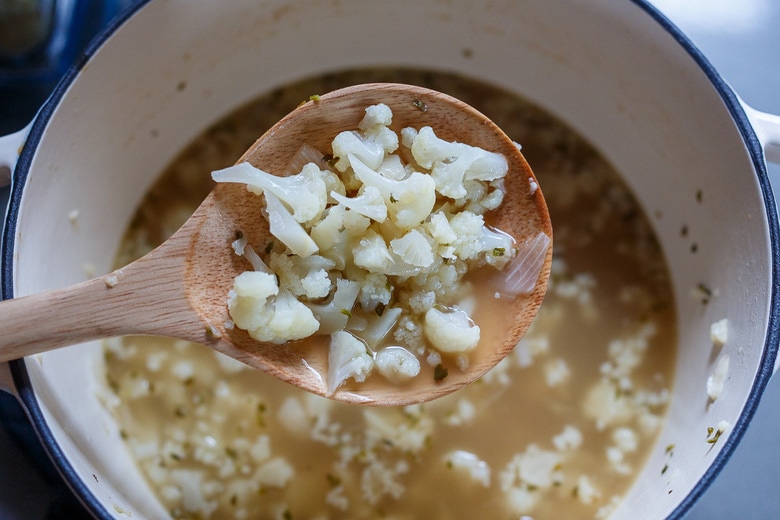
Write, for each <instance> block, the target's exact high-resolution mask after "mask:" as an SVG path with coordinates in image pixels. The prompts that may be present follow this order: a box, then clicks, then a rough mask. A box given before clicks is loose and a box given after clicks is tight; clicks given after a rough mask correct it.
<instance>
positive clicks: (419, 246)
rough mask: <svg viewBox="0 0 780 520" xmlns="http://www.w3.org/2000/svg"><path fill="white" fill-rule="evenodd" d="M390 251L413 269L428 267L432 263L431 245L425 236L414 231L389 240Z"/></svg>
mask: <svg viewBox="0 0 780 520" xmlns="http://www.w3.org/2000/svg"><path fill="white" fill-rule="evenodd" d="M390 250H391V251H392V252H393V253H394V254H395V255H397V256H398V257H399V258H400V259H401V260H402V261H403V262H404V263H406V264H409V265H413V266H415V267H429V266H430V265H431V264H433V261H434V256H433V249H432V248H431V244H430V243H429V242H428V240H427V239H426V238H425V235H423V234H422V233H420V232H419V231H418V230H416V229H412V230H411V231H409V232H408V233H406V234H405V235H404V236H402V237H400V238H394V239H393V240H391V241H390Z"/></svg>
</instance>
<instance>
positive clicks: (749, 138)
mask: <svg viewBox="0 0 780 520" xmlns="http://www.w3.org/2000/svg"><path fill="white" fill-rule="evenodd" d="M632 1H633V2H634V3H635V4H637V5H638V6H639V7H640V8H642V9H643V10H644V11H645V12H647V13H648V14H649V15H650V16H651V17H652V18H653V19H655V21H656V22H658V24H659V25H660V26H661V27H663V28H664V29H665V30H666V31H667V32H668V33H669V34H670V35H671V36H672V37H673V38H674V39H675V40H677V42H678V43H679V44H680V46H682V47H683V49H685V50H686V51H687V52H688V54H689V55H690V56H691V57H692V58H693V60H694V61H695V62H696V63H697V64H698V65H699V67H700V68H701V69H702V71H703V72H704V73H705V74H706V75H707V77H708V78H709V80H710V81H711V82H712V85H713V86H714V87H715V89H716V90H717V92H718V93H719V94H720V97H721V99H722V100H723V102H724V104H725V105H726V107H727V109H728V111H729V113H730V114H731V117H732V118H733V119H734V122H735V123H736V125H737V127H738V129H739V132H740V134H741V135H742V140H743V142H744V144H745V147H746V148H747V150H748V152H749V153H750V158H751V160H752V162H753V167H754V168H755V170H756V176H757V178H758V183H759V186H761V193H762V194H763V197H764V208H765V212H766V215H767V220H768V221H769V239H770V247H771V254H772V258H771V270H772V283H771V286H770V307H769V311H770V312H769V319H768V322H767V330H766V340H765V344H764V350H763V353H762V358H761V364H760V365H759V368H758V372H757V373H756V377H755V379H754V380H753V386H752V388H751V389H750V394H749V395H748V398H747V401H746V402H745V407H744V408H743V410H742V413H741V414H740V417H739V419H738V420H737V423H736V424H735V425H734V426H733V429H732V433H731V435H729V437H728V440H727V441H726V444H725V445H724V446H723V448H722V449H721V451H720V453H718V455H717V456H716V457H715V460H714V461H713V462H712V464H711V465H710V466H709V467H708V468H707V471H706V472H705V473H704V475H703V476H702V478H701V479H700V480H699V481H698V482H697V483H696V485H695V486H694V487H693V489H692V490H691V492H690V493H689V494H688V495H686V497H685V499H683V501H682V502H681V503H680V505H679V506H677V508H676V509H675V510H674V511H673V512H672V513H671V514H670V515H669V517H668V518H669V519H675V520H676V519H681V518H682V517H684V516H685V514H686V513H688V511H689V510H690V509H691V507H693V505H694V504H695V503H696V501H697V500H698V499H699V498H700V497H701V496H702V495H703V494H704V492H705V491H706V490H707V488H708V487H709V486H710V484H712V482H713V481H714V480H715V477H716V476H717V475H718V474H719V473H720V471H721V470H722V469H723V467H724V466H725V464H726V462H728V460H729V459H730V458H731V456H732V455H733V453H734V450H735V448H736V447H737V445H738V444H739V441H741V440H742V437H743V435H744V434H745V431H746V430H747V427H748V425H749V424H750V421H751V420H752V419H753V416H754V415H755V413H756V410H757V409H758V404H759V402H760V401H761V396H762V395H763V394H764V390H765V389H766V386H767V384H768V383H769V380H770V379H771V377H772V373H773V371H774V365H775V360H776V359H777V354H778V342H780V316H779V315H778V313H780V308H779V307H778V305H779V304H780V284H778V283H777V281H778V274H780V228H779V227H778V211H777V206H776V204H775V198H774V195H773V193H772V186H771V184H770V181H769V174H768V172H767V168H766V164H765V162H764V152H763V147H762V146H761V142H760V141H759V139H758V137H757V136H756V133H755V131H754V129H753V126H752V125H751V123H750V120H749V119H748V117H747V114H746V113H745V110H744V108H743V106H742V104H741V103H740V101H739V99H738V98H737V95H736V94H735V93H734V91H733V90H732V89H731V87H730V86H729V85H728V84H727V83H726V82H725V81H724V79H723V78H722V77H721V76H720V74H719V73H718V72H717V70H715V68H714V67H713V66H712V64H711V63H710V62H709V61H708V60H707V58H705V57H704V55H703V54H702V52H701V51H700V50H699V49H698V48H697V47H696V46H695V45H694V44H693V42H691V40H689V39H688V38H687V37H686V36H685V35H684V34H683V33H682V31H680V29H678V28H677V27H676V26H675V25H674V24H673V23H672V22H671V21H670V20H669V19H668V18H666V16H664V15H663V14H662V13H661V12H660V11H658V10H657V9H656V8H655V7H654V6H651V5H649V4H648V3H647V2H646V1H645V0H632Z"/></svg>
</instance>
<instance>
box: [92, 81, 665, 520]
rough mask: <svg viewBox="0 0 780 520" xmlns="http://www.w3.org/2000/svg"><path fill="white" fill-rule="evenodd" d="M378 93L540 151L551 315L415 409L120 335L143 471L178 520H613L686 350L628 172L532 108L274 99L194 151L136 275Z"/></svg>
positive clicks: (119, 407)
mask: <svg viewBox="0 0 780 520" xmlns="http://www.w3.org/2000/svg"><path fill="white" fill-rule="evenodd" d="M369 81H389V82H404V83H414V84H420V85H423V86H426V87H429V88H433V89H436V90H440V91H442V92H446V93H448V94H451V95H453V96H455V97H458V98H460V99H462V100H463V101H465V102H467V103H469V104H471V105H472V106H474V107H476V108H477V109H478V110H480V111H482V112H484V113H485V114H486V115H487V116H488V117H490V118H491V119H492V120H493V121H494V122H496V123H497V124H498V125H499V126H500V127H501V128H502V129H503V130H504V131H505V132H506V133H507V134H508V135H509V136H510V137H511V138H512V139H514V140H515V141H517V142H518V143H520V144H522V146H523V153H524V155H525V156H526V158H527V159H528V162H529V163H530V164H531V166H532V168H533V169H534V172H535V174H536V176H537V178H538V179H539V183H540V185H541V186H542V189H543V191H544V194H545V197H546V199H547V203H548V206H549V209H550V214H551V216H552V222H553V229H554V241H555V246H554V248H555V251H554V264H553V271H552V275H551V279H550V286H549V291H548V294H547V296H546V299H545V302H544V304H543V305H542V308H541V310H540V312H539V315H538V317H537V319H536V321H535V322H534V324H533V326H532V327H531V329H530V331H529V332H528V334H527V335H526V337H525V338H524V339H523V340H522V341H521V343H520V344H519V345H518V347H517V348H516V349H515V351H514V352H513V353H512V354H511V355H510V356H509V357H508V358H507V359H506V360H505V361H504V362H502V363H501V364H500V365H499V366H498V367H496V368H495V369H494V370H492V371H491V372H489V373H488V375H487V376H486V377H484V378H483V379H482V380H480V381H478V382H477V383H474V384H472V385H470V386H469V387H467V388H465V389H463V390H461V391H458V392H456V393H455V394H453V395H451V396H448V397H446V398H443V399H440V400H438V401H435V402H432V403H428V404H425V405H419V406H414V407H406V408H403V409H370V408H361V407H355V406H349V405H343V404H339V403H335V402H332V401H329V400H326V399H323V398H319V397H316V396H312V395H309V394H306V393H305V392H302V391H300V390H297V389H294V388H292V387H290V386H288V385H285V384H284V383H280V382H278V381H276V380H274V379H272V378H270V377H268V376H265V375H264V374H262V373H259V372H255V371H253V370H251V369H249V368H247V367H244V366H243V365H240V364H238V363H237V362H235V361H233V360H230V359H227V358H224V357H222V356H220V355H219V354H216V353H214V352H212V351H211V350H209V349H206V348H204V347H201V346H199V345H193V344H188V343H184V342H180V341H175V340H169V339H158V338H120V339H116V340H111V341H109V342H107V344H106V350H105V353H106V355H105V360H106V363H105V375H106V382H107V387H108V389H109V391H108V392H107V393H106V404H107V406H108V407H110V408H111V410H112V412H113V413H114V414H115V416H116V417H117V420H118V422H119V424H120V428H121V432H122V436H123V438H124V439H125V440H126V442H127V445H128V448H129V449H130V450H131V452H132V453H133V455H134V457H135V458H136V460H137V461H138V464H139V467H140V469H141V472H142V473H143V474H144V475H145V477H146V478H147V480H148V482H149V484H150V486H151V487H152V489H154V490H155V492H156V494H157V495H158V496H159V498H160V500H161V502H162V503H163V504H165V506H166V508H167V509H168V510H169V511H170V513H171V516H173V517H174V518H191V519H196V518H198V519H205V518H239V519H241V518H279V519H315V518H316V519H326V518H334V519H335V518H388V519H389V518H392V519H402V518H404V519H405V518H410V519H411V518H431V519H439V518H440V519H472V518H519V517H521V516H522V515H527V516H528V517H531V518H533V519H536V520H542V519H557V518H606V517H607V516H608V515H609V512H610V511H611V510H612V509H613V508H614V506H615V504H616V503H618V502H619V500H620V497H621V496H622V495H623V494H624V493H625V491H626V490H627V489H628V488H629V487H630V485H631V482H632V476H633V475H635V474H636V472H638V470H639V469H640V468H641V467H642V464H643V461H644V460H645V459H646V458H647V456H648V454H649V452H650V450H651V449H663V448H659V447H656V446H654V441H655V438H656V436H657V433H658V432H659V431H660V428H661V426H662V423H663V420H664V413H665V410H666V404H667V398H668V393H669V390H670V388H669V385H670V384H671V383H670V382H671V381H672V369H673V368H672V367H673V366H674V364H673V362H674V356H675V351H676V338H675V333H674V330H675V323H674V307H673V302H672V296H671V288H670V286H669V281H668V273H667V270H666V267H665V265H664V260H663V256H662V254H661V251H660V250H659V247H658V245H657V243H656V241H655V239H654V237H653V235H652V230H651V226H650V224H649V222H648V220H647V218H646V217H645V215H644V214H643V213H642V211H641V208H639V207H638V205H637V203H636V201H635V200H634V198H633V197H632V195H631V194H630V192H629V191H628V189H627V188H626V187H625V185H624V184H623V182H622V181H621V180H620V177H619V175H618V174H617V173H616V172H615V171H614V170H613V169H612V168H611V167H610V166H609V165H608V164H607V163H606V162H605V161H604V160H603V159H602V158H601V157H600V156H599V155H598V153H597V152H596V151H595V150H593V149H592V147H590V146H589V145H588V144H587V142H586V141H584V140H583V139H582V138H581V137H580V136H578V135H577V134H575V133H574V132H573V131H571V130H570V129H568V128H567V127H566V126H564V125H563V124H562V123H561V122H559V121H557V120H555V119H554V118H553V117H551V116H550V115H549V114H547V113H545V112H543V111H541V110H540V109H538V108H536V107H535V106H533V105H531V104H529V103H528V102H526V101H524V100H522V99H519V98H518V97H516V96H515V95H513V94H509V93H507V92H505V91H501V90H497V89H494V88H492V87H489V86H487V85H485V84H483V83H479V82H475V81H472V80H467V79H463V78H459V77H454V76H450V75H446V74H433V73H427V72H426V73H421V72H415V71H389V70H375V71H359V72H345V73H340V74H332V75H329V76H326V77H320V78H315V79H311V80H305V81H302V82H300V83H297V84H295V85H290V86H288V87H285V88H284V89H281V90H278V91H275V92H273V93H271V94H269V95H268V96H265V97H263V98H262V99H258V100H257V101H256V102H254V103H252V104H251V105H248V106H246V107H243V108H242V109H240V110H238V111H237V112H236V113H234V114H232V115H230V116H228V117H226V118H225V119H224V120H222V121H220V122H218V123H217V124H215V125H214V126H213V127H211V128H210V129H208V130H207V131H206V132H204V134H203V135H202V136H201V137H200V138H199V139H198V140H197V141H195V142H194V143H193V144H192V145H191V146H190V147H189V148H188V149H186V150H184V151H183V152H182V153H181V154H180V156H179V157H178V158H177V159H176V160H175V161H174V162H173V164H172V165H171V166H170V168H169V169H168V170H167V171H166V172H164V173H163V174H162V176H161V178H160V181H159V182H158V183H157V184H156V185H155V186H154V187H153V188H152V189H151V190H150V192H149V195H148V196H147V198H146V200H145V201H144V202H143V204H142V206H141V207H140V208H139V210H138V214H137V216H136V218H135V219H134V221H133V222H132V224H131V226H130V229H129V230H128V233H127V236H126V237H125V240H124V242H123V246H122V249H121V251H120V254H119V258H118V260H117V262H118V264H120V265H122V264H124V263H126V262H128V261H130V260H132V259H133V258H135V257H137V256H140V255H142V254H144V253H145V252H147V251H148V250H150V249H151V248H152V247H153V246H154V245H155V244H158V243H160V242H162V241H163V240H164V239H165V238H166V237H167V236H169V235H170V234H171V233H172V232H173V231H175V230H176V229H177V228H178V227H179V226H180V225H181V223H182V222H183V221H184V220H185V219H186V218H187V217H188V216H189V215H190V214H191V212H192V211H193V209H194V208H195V207H196V206H197V204H198V203H199V202H200V200H202V198H203V197H204V196H205V195H206V194H207V193H208V191H209V190H210V189H211V187H212V183H211V180H210V176H209V173H210V172H211V171H212V170H216V169H219V168H223V167H225V166H228V165H230V164H232V163H233V162H234V161H235V160H236V159H237V158H238V157H239V156H240V155H241V154H242V152H243V151H244V150H245V149H247V148H248V147H249V146H250V145H251V144H252V143H253V142H254V140H255V139H256V138H257V136H259V135H261V134H262V133H263V131H264V130H265V129H266V128H267V127H269V126H271V125H272V124H273V123H274V122H276V121H277V120H278V119H280V118H281V117H282V116H283V115H285V114H286V113H288V112H289V111H290V110H292V109H293V108H294V107H295V106H296V105H297V104H298V103H299V102H300V101H301V100H304V99H308V98H309V96H310V95H312V94H314V93H321V92H327V91H331V90H334V89H336V88H339V87H342V86H345V85H348V84H354V83H360V82H369ZM479 297H480V298H482V297H483V296H479ZM485 297H488V296H487V295H486V296H485ZM482 314H483V316H482V317H481V318H480V319H482V320H489V319H490V316H491V315H493V314H492V313H482ZM480 325H481V326H482V327H483V328H484V329H489V328H490V326H491V325H490V324H489V323H485V322H484V321H483V322H482V323H481V324H480Z"/></svg>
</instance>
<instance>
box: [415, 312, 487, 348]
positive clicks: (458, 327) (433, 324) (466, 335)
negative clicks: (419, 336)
mask: <svg viewBox="0 0 780 520" xmlns="http://www.w3.org/2000/svg"><path fill="white" fill-rule="evenodd" d="M424 330H425V337H426V338H428V340H429V341H430V342H431V343H432V344H433V346H434V347H435V348H436V349H438V350H439V351H440V352H446V353H448V354H452V353H463V352H468V351H469V350H472V349H473V348H474V347H476V346H477V343H479V335H480V329H479V326H478V325H476V324H475V323H474V322H472V321H471V318H469V316H468V314H466V313H465V312H463V311H462V310H459V309H454V310H452V311H447V312H442V311H440V310H439V309H430V310H429V311H428V312H426V313H425V328H424Z"/></svg>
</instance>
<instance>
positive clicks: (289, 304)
mask: <svg viewBox="0 0 780 520" xmlns="http://www.w3.org/2000/svg"><path fill="white" fill-rule="evenodd" d="M228 311H229V312H230V317H231V319H232V320H233V322H234V323H235V324H236V326H238V327H239V328H241V329H244V330H246V331H248V332H249V335H250V336H251V337H252V338H254V339H256V340H258V341H264V342H268V343H284V342H286V341H291V340H296V339H302V338H305V337H308V336H311V335H312V334H314V333H315V332H316V331H317V329H318V328H319V326H320V324H319V322H318V321H317V319H316V318H315V317H314V314H312V312H311V311H310V310H309V309H308V308H307V307H306V306H305V305H304V304H302V303H301V302H299V301H298V300H296V299H295V297H294V296H293V295H292V294H291V293H290V292H289V291H280V290H279V287H278V286H277V285H276V277H275V276H274V275H272V274H269V273H264V272H261V271H246V272H244V273H241V274H240V275H238V276H237V277H236V279H235V280H234V281H233V290H232V291H231V292H230V295H229V297H228Z"/></svg>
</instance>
